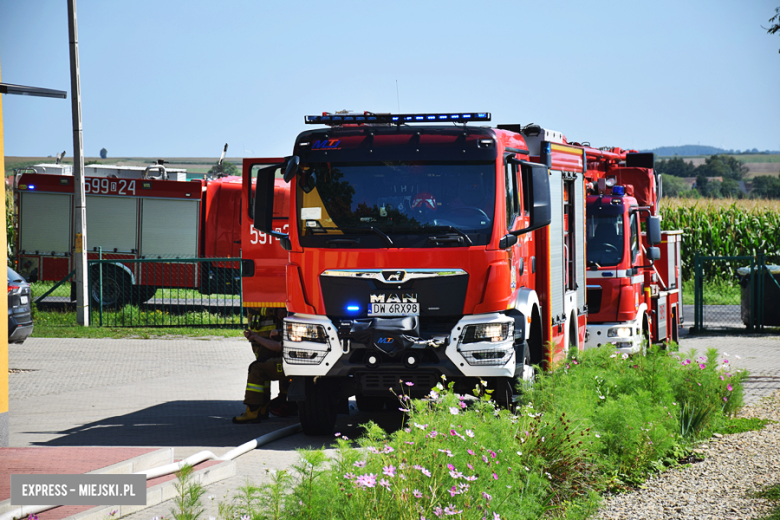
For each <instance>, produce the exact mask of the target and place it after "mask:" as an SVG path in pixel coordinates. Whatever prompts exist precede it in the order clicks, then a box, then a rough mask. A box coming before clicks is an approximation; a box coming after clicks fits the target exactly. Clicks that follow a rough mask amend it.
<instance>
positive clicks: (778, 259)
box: [692, 253, 780, 332]
mask: <svg viewBox="0 0 780 520" xmlns="http://www.w3.org/2000/svg"><path fill="white" fill-rule="evenodd" d="M777 263H780V256H779V255H767V254H765V253H759V254H757V255H756V256H703V255H696V256H695V259H694V274H695V278H694V326H693V329H692V330H693V331H694V332H704V331H706V330H717V331H722V332H725V331H734V332H737V331H739V332H744V331H745V330H747V331H749V332H759V331H762V330H763V329H764V328H766V327H780V273H778V272H777V271H774V274H773V271H771V270H770V268H769V265H771V264H777Z"/></svg>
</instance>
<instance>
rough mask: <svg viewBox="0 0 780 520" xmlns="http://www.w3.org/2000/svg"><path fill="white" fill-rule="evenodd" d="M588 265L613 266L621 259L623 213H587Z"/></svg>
mask: <svg viewBox="0 0 780 520" xmlns="http://www.w3.org/2000/svg"><path fill="white" fill-rule="evenodd" d="M587 234H588V236H587V238H586V243H587V251H588V265H589V266H602V267H614V266H616V265H618V264H619V263H620V262H621V260H623V214H622V212H621V213H611V212H610V213H607V214H604V213H601V212H600V213H598V214H596V215H588V225H587Z"/></svg>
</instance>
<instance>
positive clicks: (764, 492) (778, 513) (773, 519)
mask: <svg viewBox="0 0 780 520" xmlns="http://www.w3.org/2000/svg"><path fill="white" fill-rule="evenodd" d="M753 498H763V499H764V500H769V501H771V502H773V503H774V504H773V505H774V508H773V509H772V511H771V512H770V513H769V515H767V516H762V517H759V519H758V520H780V484H772V485H770V486H766V487H764V488H763V489H761V490H760V491H757V492H756V493H755V494H754V495H753Z"/></svg>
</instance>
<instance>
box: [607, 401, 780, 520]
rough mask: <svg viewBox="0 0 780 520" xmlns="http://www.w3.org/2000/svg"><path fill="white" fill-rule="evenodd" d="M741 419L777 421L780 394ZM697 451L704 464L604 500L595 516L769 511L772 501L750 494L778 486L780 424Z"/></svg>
mask: <svg viewBox="0 0 780 520" xmlns="http://www.w3.org/2000/svg"><path fill="white" fill-rule="evenodd" d="M740 416H741V417H763V418H766V419H772V420H774V421H780V390H778V391H776V392H774V393H772V394H771V395H770V396H768V397H764V398H761V399H760V400H758V402H756V403H755V404H753V405H751V406H748V407H746V408H744V409H743V410H742V412H741V413H740ZM698 451H700V452H701V453H703V454H704V458H705V460H704V461H703V462H699V463H696V464H691V465H689V466H687V467H682V468H678V469H673V470H670V471H667V472H665V473H663V474H660V475H657V476H656V477H653V478H651V479H650V480H648V481H647V482H645V484H644V485H643V486H642V488H643V489H640V490H638V491H635V492H631V493H625V494H621V495H615V496H611V497H608V498H606V499H605V502H604V504H603V505H602V507H601V509H599V512H598V514H597V515H596V517H595V518H597V519H600V520H616V519H627V518H631V519H647V520H651V519H652V520H655V519H658V520H671V519H696V520H704V519H719V520H721V519H728V520H731V519H735V520H736V519H740V520H743V519H744V520H747V519H752V518H760V517H762V516H764V515H766V514H767V513H768V512H769V511H770V510H771V502H769V501H767V500H763V499H757V498H750V496H751V494H752V492H753V491H755V490H757V489H760V488H762V487H763V486H764V485H767V484H777V483H780V424H769V425H767V427H766V428H764V429H763V430H760V431H753V432H745V433H738V434H734V435H724V436H723V437H722V438H719V439H715V438H713V439H711V440H710V441H709V442H708V443H707V444H703V445H701V446H700V447H699V450H698Z"/></svg>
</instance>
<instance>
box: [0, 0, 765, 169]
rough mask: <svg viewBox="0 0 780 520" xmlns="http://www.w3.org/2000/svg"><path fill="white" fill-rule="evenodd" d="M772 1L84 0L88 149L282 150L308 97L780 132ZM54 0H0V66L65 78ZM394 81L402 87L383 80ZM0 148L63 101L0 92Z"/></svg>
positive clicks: (25, 134)
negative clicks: (0, 122)
mask: <svg viewBox="0 0 780 520" xmlns="http://www.w3.org/2000/svg"><path fill="white" fill-rule="evenodd" d="M777 5H780V2H778V0H774V1H773V2H770V1H763V0H750V1H736V0H730V1H727V0H716V1H699V0H693V1H688V0H682V1H681V0H677V1H668V0H658V1H652V2H634V1H620V2H617V1H615V2H607V1H600V0H593V1H590V2H565V1H559V2H545V1H536V2H530V1H525V0H523V1H518V0H515V1H501V0H483V1H481V2H476V1H473V0H471V1H461V0H449V1H437V0H417V1H406V0H393V1H391V2H377V1H341V0H331V1H328V2H323V1H318V2H310V1H292V0H288V1H282V2H268V1H223V2H214V1H210V2H206V1H200V0H188V1H186V2H184V1H177V2H174V1H170V0H157V1H147V0H110V1H106V0H79V1H78V5H77V10H78V30H79V50H80V64H81V90H82V113H83V127H84V148H85V155H87V156H96V155H97V154H98V152H99V150H100V149H101V148H102V147H105V148H106V149H107V150H108V156H109V157H132V156H142V157H161V158H162V157H181V156H185V157H210V156H215V157H217V156H218V155H219V153H220V152H221V148H222V146H223V145H224V143H226V142H227V143H229V145H230V148H229V150H228V156H229V157H245V156H246V157H251V156H276V155H288V154H289V153H290V152H291V150H292V144H293V140H294V138H295V136H296V135H297V133H298V132H300V131H302V130H305V129H306V128H305V126H304V125H303V116H304V115H305V114H317V113H320V112H322V111H336V110H343V109H349V110H354V111H363V110H370V111H373V112H397V111H398V108H399V101H400V109H401V111H403V112H415V111H418V112H419V111H440V112H448V111H449V112H451V111H477V110H479V111H490V112H492V114H493V123H494V124H500V123H522V124H526V123H531V122H533V123H537V124H540V125H542V126H543V127H548V128H551V129H553V130H558V131H561V132H563V133H564V134H565V135H566V136H567V137H568V138H569V139H570V140H573V141H589V142H590V143H591V144H592V145H594V146H621V147H623V148H639V149H647V148H655V147H658V146H667V145H669V146H673V145H682V144H703V145H711V146H719V147H723V148H734V149H745V148H758V149H761V150H764V149H771V150H780V117H779V116H780V95H778V93H780V54H778V49H780V36H778V35H774V36H771V35H768V34H767V33H766V31H765V30H764V29H762V25H763V26H765V27H766V26H768V25H769V24H768V19H769V17H771V16H772V15H773V14H774V10H775V7H776V6H777ZM69 70H70V69H69V55H68V19H67V3H66V1H65V0H36V1H21V0H0V73H2V81H3V82H6V83H16V84H22V85H31V86H38V87H47V88H54V89H60V90H68V91H69V90H70V72H69ZM396 85H397V88H396ZM2 102H3V117H4V124H5V127H4V128H5V153H6V155H9V156H12V155H36V156H37V155H44V156H45V155H53V154H55V153H57V152H60V151H62V150H67V151H68V156H69V157H72V147H73V137H72V123H71V115H70V114H71V112H70V110H71V102H70V97H69V98H68V100H58V99H45V98H30V97H26V96H9V95H4V96H3V99H2Z"/></svg>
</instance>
